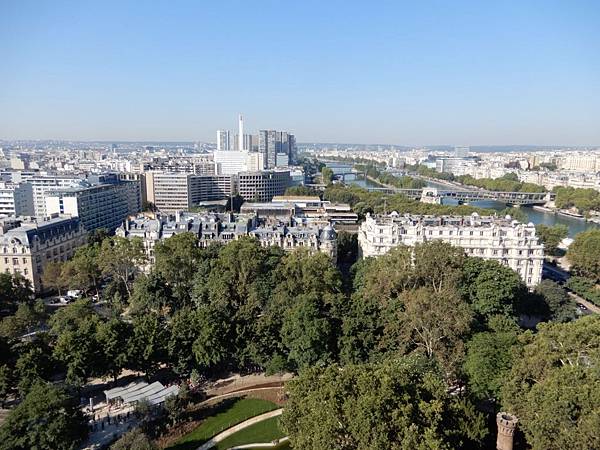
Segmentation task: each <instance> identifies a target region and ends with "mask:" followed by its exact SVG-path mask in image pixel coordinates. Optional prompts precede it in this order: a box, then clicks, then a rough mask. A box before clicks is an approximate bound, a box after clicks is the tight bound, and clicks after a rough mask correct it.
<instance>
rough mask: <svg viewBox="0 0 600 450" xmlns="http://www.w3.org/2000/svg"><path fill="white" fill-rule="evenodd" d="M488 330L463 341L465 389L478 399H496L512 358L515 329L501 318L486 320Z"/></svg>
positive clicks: (510, 322) (510, 365)
mask: <svg viewBox="0 0 600 450" xmlns="http://www.w3.org/2000/svg"><path fill="white" fill-rule="evenodd" d="M490 323H491V325H490V330H489V331H484V332H481V333H476V334H475V335H473V337H472V338H471V340H470V341H469V342H467V357H466V359H465V364H464V371H465V373H466V375H467V379H468V385H469V390H470V392H471V394H472V395H473V396H474V397H475V398H477V399H478V400H486V399H490V398H494V399H497V398H498V397H499V395H500V389H501V388H502V385H503V384H504V382H505V380H506V375H507V373H508V372H509V371H510V368H511V367H512V364H513V359H514V352H515V351H514V348H515V346H516V345H517V343H518V339H517V338H518V335H519V327H518V326H517V325H516V323H514V322H512V321H510V320H509V319H506V318H505V317H504V316H497V317H492V318H491V319H490Z"/></svg>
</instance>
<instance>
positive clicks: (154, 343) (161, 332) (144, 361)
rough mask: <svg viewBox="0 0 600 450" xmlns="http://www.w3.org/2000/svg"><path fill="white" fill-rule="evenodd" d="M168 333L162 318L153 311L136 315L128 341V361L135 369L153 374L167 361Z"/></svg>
mask: <svg viewBox="0 0 600 450" xmlns="http://www.w3.org/2000/svg"><path fill="white" fill-rule="evenodd" d="M167 342H168V334H167V330H166V327H165V324H164V322H163V320H162V318H161V317H160V316H159V315H158V314H156V313H153V312H148V313H146V314H143V315H139V316H136V317H135V318H134V320H133V334H132V336H131V338H130V339H129V341H128V362H129V367H130V368H131V369H133V370H140V371H142V372H144V373H145V374H146V376H148V377H150V376H152V375H153V374H154V373H155V372H156V371H157V370H158V367H159V366H160V364H161V363H162V362H164V361H166V359H167V358H166V352H167V350H166V347H167Z"/></svg>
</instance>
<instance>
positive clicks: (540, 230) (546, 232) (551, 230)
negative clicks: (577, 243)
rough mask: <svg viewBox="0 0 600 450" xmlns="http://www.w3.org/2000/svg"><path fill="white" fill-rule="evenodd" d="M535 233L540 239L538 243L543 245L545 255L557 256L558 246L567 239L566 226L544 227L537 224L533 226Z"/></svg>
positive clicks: (567, 231) (567, 230)
mask: <svg viewBox="0 0 600 450" xmlns="http://www.w3.org/2000/svg"><path fill="white" fill-rule="evenodd" d="M535 232H536V234H537V236H538V237H539V238H540V242H541V243H542V244H544V252H545V253H546V255H552V256H557V255H558V250H559V249H558V245H559V244H560V242H561V241H562V240H563V239H564V238H566V237H567V235H568V233H569V229H568V228H567V226H566V225H561V224H557V225H544V224H538V225H536V226H535Z"/></svg>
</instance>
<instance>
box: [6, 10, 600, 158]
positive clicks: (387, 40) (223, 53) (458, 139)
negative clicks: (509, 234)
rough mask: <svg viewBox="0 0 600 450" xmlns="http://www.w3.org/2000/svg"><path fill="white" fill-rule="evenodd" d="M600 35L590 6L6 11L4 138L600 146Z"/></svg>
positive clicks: (598, 14)
mask: <svg viewBox="0 0 600 450" xmlns="http://www.w3.org/2000/svg"><path fill="white" fill-rule="evenodd" d="M598 23H600V3H598V2H593V1H583V0H580V1H573V2H553V3H550V2H541V1H530V2H521V1H519V2H517V1H509V2H503V3H499V2H498V3H488V2H475V1H460V2H452V3H451V4H450V3H447V2H442V1H432V2H426V3H425V2H420V3H418V4H416V3H414V2H400V3H396V2H377V3H374V4H369V5H366V4H365V3H363V2H351V1H350V2H342V1H332V2H327V3H322V2H316V1H305V2H301V3H280V2H276V1H265V2H261V3H260V4H254V3H250V2H242V1H226V2H218V3H216V2H215V3H210V4H203V3H199V2H192V1H180V2H158V3H156V4H154V3H153V4H151V5H148V4H145V3H144V4H140V3H139V2H131V1H123V2H121V1H119V2H116V1H114V0H111V1H106V2H102V3H84V2H78V3H71V2H65V1H56V2H52V3H46V4H42V3H38V2H33V1H27V0H25V1H19V2H17V1H13V2H3V4H2V5H0V61H2V62H3V68H4V70H3V71H2V72H1V73H0V139H6V140H15V139H17V140H65V141H90V142H93V141H96V142H97V141H107V142H115V141H130V142H142V141H146V142H161V141H162V142H173V141H189V142H195V141H201V142H214V141H215V133H216V130H217V129H230V130H232V131H235V130H236V128H237V114H238V113H240V112H242V113H243V114H244V118H245V127H246V130H248V131H252V132H255V131H256V130H258V129H266V128H269V129H280V130H289V131H290V132H292V133H294V134H295V135H296V136H297V139H298V141H299V142H304V143H306V142H315V143H327V142H330V143H332V144H335V143H356V144H360V145H397V146H408V147H420V146H429V147H431V146H440V145H470V146H507V145H521V146H525V145H531V146H539V147H544V146H565V147H596V146H598V145H600V126H598V118H599V117H600V58H598V55H600V27H598ZM373 142H374V143H375V144H370V143H373ZM424 142H425V143H427V142H429V144H423V143H424ZM432 142H433V143H432ZM480 142H485V143H489V144H478V143H480ZM522 142H526V143H530V142H533V144H522Z"/></svg>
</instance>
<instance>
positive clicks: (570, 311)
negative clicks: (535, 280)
mask: <svg viewBox="0 0 600 450" xmlns="http://www.w3.org/2000/svg"><path fill="white" fill-rule="evenodd" d="M535 293H536V294H537V295H539V296H540V298H541V300H542V301H543V302H544V304H545V305H546V308H547V311H548V312H547V315H546V319H548V320H552V321H553V322H569V321H571V320H573V319H575V318H576V317H577V313H576V308H575V302H574V301H573V300H571V298H570V297H569V295H568V294H567V291H566V290H565V289H564V288H563V287H562V286H560V285H559V284H557V283H555V282H554V281H550V280H542V282H541V283H540V284H538V285H537V286H536V287H535Z"/></svg>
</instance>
